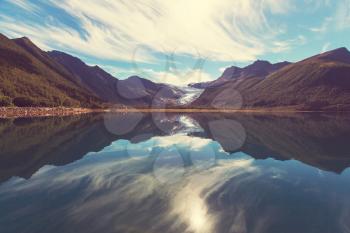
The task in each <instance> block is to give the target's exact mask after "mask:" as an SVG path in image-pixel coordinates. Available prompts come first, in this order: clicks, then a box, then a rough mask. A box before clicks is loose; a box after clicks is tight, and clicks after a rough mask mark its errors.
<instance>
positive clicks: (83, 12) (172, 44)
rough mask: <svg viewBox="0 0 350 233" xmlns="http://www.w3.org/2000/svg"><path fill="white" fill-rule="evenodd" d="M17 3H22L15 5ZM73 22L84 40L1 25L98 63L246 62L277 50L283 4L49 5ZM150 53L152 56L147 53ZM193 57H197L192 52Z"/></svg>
mask: <svg viewBox="0 0 350 233" xmlns="http://www.w3.org/2000/svg"><path fill="white" fill-rule="evenodd" d="M17 1H18V2H23V1H19V0H17ZM50 2H51V4H53V5H55V6H56V7H59V8H62V9H64V10H65V11H66V12H68V13H69V14H70V15H72V16H73V17H74V18H76V19H77V20H78V21H79V23H80V25H81V27H82V29H83V30H84V31H85V33H86V35H85V36H84V38H82V36H81V35H80V34H79V33H78V32H77V31H75V30H74V29H72V28H69V27H67V26H65V25H60V24H57V23H52V22H43V24H40V25H39V24H36V25H33V24H32V25H30V24H28V23H25V22H22V23H20V24H18V23H16V22H8V21H3V22H1V23H0V27H2V28H3V29H2V30H5V31H15V32H17V33H22V34H25V35H27V36H31V38H34V39H35V40H36V41H40V43H41V44H45V45H46V47H50V48H51V47H55V48H58V49H61V48H64V49H65V50H66V51H75V52H76V53H82V54H85V55H90V56H94V57H98V58H107V59H117V60H124V61H130V60H133V59H136V58H134V52H135V51H138V50H137V48H142V49H141V51H142V52H139V51H138V53H137V60H139V61H148V62H149V61H154V60H155V58H154V54H153V53H152V52H160V53H163V52H165V53H172V52H174V51H175V52H176V53H179V54H189V55H194V56H197V55H198V54H199V55H200V56H201V57H205V58H208V59H213V60H221V61H248V60H254V59H256V57H257V56H259V55H261V54H263V53H265V52H267V51H280V50H279V49H278V48H277V49H276V48H275V47H276V45H278V44H279V43H288V41H282V42H281V41H280V40H278V35H279V33H280V32H281V30H279V24H278V22H270V21H268V19H267V17H266V14H284V13H288V10H289V9H290V8H291V7H292V6H291V4H290V3H289V1H286V0H236V1H231V0H222V1H217V0H207V1H201V0H192V1H188V0H176V1H170V0H169V1H163V0H142V1H141V0H134V1H111V0H99V1H97V0H86V1H84V3H82V2H81V1H78V0H62V1H54V0H51V1H50ZM151 51H152V52H151ZM194 51H196V52H194Z"/></svg>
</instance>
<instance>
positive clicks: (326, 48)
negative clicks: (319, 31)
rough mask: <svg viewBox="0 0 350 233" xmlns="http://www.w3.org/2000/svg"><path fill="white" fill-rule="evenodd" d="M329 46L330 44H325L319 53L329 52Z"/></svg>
mask: <svg viewBox="0 0 350 233" xmlns="http://www.w3.org/2000/svg"><path fill="white" fill-rule="evenodd" d="M330 46H331V43H329V42H327V43H325V44H324V45H323V46H322V50H321V52H322V53H324V52H327V51H328V50H329V47H330Z"/></svg>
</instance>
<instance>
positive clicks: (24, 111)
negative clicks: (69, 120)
mask: <svg viewBox="0 0 350 233" xmlns="http://www.w3.org/2000/svg"><path fill="white" fill-rule="evenodd" d="M93 112H104V109H89V108H66V107H54V108H46V107H0V118H21V117H46V116H71V115H81V114H87V113H93Z"/></svg>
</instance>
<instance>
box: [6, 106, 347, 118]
mask: <svg viewBox="0 0 350 233" xmlns="http://www.w3.org/2000/svg"><path fill="white" fill-rule="evenodd" d="M103 112H104V113H128V112H131V113H132V112H144V113H157V112H159V113H161V112H165V113H271V114H273V113H275V114H276V113H281V114H290V113H349V111H307V110H303V111H301V110H295V109H286V108H285V109H283V108H266V109H196V108H193V109H188V108H186V109H185V108H183V109H181V108H166V109H151V108H122V109H121V108H119V109H117V108H109V109H89V108H66V107H54V108H46V107H0V118H21V117H45V116H70V115H81V114H87V113H103Z"/></svg>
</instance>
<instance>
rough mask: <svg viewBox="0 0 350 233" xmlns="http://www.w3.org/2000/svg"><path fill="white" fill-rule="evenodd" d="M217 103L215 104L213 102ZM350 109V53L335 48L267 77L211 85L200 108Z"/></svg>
mask: <svg viewBox="0 0 350 233" xmlns="http://www.w3.org/2000/svg"><path fill="white" fill-rule="evenodd" d="M213 103H214V104H213ZM213 105H215V106H214V107H217V106H219V107H223V108H231V107H232V106H234V107H236V108H240V107H243V108H249V109H251V108H265V109H266V108H285V109H286V108H288V109H291V110H323V111H337V110H342V111H344V110H350V52H349V51H348V50H347V49H346V48H339V49H335V50H332V51H329V52H326V53H323V54H319V55H316V56H313V57H310V58H307V59H305V60H302V61H300V62H297V63H294V64H289V65H287V66H284V67H283V68H280V69H278V70H277V71H275V72H273V73H271V74H269V75H268V76H266V77H265V78H263V79H261V78H259V77H253V78H249V79H245V80H243V81H242V80H230V81H228V82H226V83H224V84H223V85H220V86H214V87H210V88H207V89H206V90H205V91H204V92H203V93H202V95H201V96H200V97H199V98H198V99H197V100H195V101H194V102H193V103H192V106H199V107H204V108H207V107H213Z"/></svg>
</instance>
